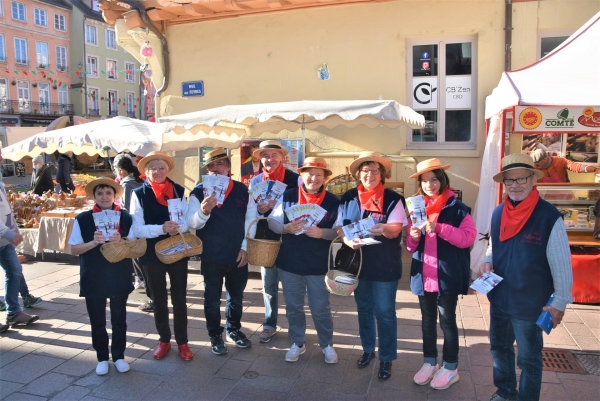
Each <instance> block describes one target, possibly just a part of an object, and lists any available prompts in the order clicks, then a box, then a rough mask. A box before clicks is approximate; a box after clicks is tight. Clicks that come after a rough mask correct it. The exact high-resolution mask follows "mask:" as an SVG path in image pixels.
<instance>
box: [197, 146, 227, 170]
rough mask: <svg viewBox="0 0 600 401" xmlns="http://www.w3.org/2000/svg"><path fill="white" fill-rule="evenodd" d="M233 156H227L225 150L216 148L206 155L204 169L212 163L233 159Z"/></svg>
mask: <svg viewBox="0 0 600 401" xmlns="http://www.w3.org/2000/svg"><path fill="white" fill-rule="evenodd" d="M231 156H232V155H227V151H226V150H225V149H223V148H215V149H213V150H211V151H210V152H208V153H207V154H205V155H204V165H203V166H202V168H205V167H206V166H208V165H209V164H210V163H212V162H216V161H217V160H221V159H231Z"/></svg>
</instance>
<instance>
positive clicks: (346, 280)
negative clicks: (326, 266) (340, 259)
mask: <svg viewBox="0 0 600 401" xmlns="http://www.w3.org/2000/svg"><path fill="white" fill-rule="evenodd" d="M334 281H336V282H338V283H342V284H350V285H352V284H355V283H356V276H355V275H352V274H341V275H339V276H337V277H336V278H335V280H334Z"/></svg>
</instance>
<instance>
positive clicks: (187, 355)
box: [177, 344, 194, 361]
mask: <svg viewBox="0 0 600 401" xmlns="http://www.w3.org/2000/svg"><path fill="white" fill-rule="evenodd" d="M177 349H178V350H179V356H181V359H183V360H184V361H191V360H192V359H193V358H194V354H192V351H190V347H188V345H187V344H183V345H178V346H177Z"/></svg>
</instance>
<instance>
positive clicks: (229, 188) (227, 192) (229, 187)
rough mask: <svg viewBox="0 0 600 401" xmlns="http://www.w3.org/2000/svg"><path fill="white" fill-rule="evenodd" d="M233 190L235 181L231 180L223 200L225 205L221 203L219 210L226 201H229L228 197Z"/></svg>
mask: <svg viewBox="0 0 600 401" xmlns="http://www.w3.org/2000/svg"><path fill="white" fill-rule="evenodd" d="M232 189H233V180H231V179H230V180H229V185H227V189H226V190H225V197H224V198H223V203H221V204H220V205H217V207H218V208H220V207H221V206H223V204H224V203H225V199H227V196H229V193H230V192H231V190H232Z"/></svg>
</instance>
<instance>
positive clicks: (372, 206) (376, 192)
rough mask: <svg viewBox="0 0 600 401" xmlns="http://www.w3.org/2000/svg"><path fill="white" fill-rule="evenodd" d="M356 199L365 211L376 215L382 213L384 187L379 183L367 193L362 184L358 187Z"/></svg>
mask: <svg viewBox="0 0 600 401" xmlns="http://www.w3.org/2000/svg"><path fill="white" fill-rule="evenodd" d="M357 189H358V199H359V200H360V204H361V205H362V206H363V207H364V208H365V210H368V211H371V212H377V213H383V190H384V186H383V184H382V183H381V182H380V183H379V185H377V186H376V187H375V188H374V189H372V190H370V191H368V190H366V189H365V187H364V186H363V184H359V185H358V187H357Z"/></svg>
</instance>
